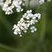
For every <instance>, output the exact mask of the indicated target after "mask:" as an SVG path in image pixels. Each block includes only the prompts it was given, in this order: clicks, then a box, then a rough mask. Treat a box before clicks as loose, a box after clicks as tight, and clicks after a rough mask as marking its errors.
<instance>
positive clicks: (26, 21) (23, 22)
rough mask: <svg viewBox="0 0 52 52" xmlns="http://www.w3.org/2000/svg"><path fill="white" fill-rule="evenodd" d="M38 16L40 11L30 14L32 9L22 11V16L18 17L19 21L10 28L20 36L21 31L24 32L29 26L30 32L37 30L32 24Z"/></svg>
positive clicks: (36, 20) (39, 16)
mask: <svg viewBox="0 0 52 52" xmlns="http://www.w3.org/2000/svg"><path fill="white" fill-rule="evenodd" d="M40 18H41V14H40V13H36V14H32V10H27V12H26V13H24V15H23V16H22V18H21V19H20V21H18V23H17V24H14V26H13V28H12V30H14V32H13V33H14V34H15V35H20V37H22V33H23V32H24V33H26V32H27V30H28V29H29V28H30V30H31V32H32V33H33V32H35V31H37V28H35V26H34V24H35V23H36V22H38V20H39V19H40Z"/></svg>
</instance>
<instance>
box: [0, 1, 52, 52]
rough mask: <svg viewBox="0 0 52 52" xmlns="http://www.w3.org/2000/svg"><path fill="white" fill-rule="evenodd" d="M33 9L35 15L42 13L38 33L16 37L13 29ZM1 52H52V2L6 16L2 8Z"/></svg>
mask: <svg viewBox="0 0 52 52" xmlns="http://www.w3.org/2000/svg"><path fill="white" fill-rule="evenodd" d="M27 9H32V10H33V13H38V12H39V13H41V14H42V16H41V19H40V20H39V22H38V23H36V25H35V26H36V27H37V29H38V30H37V31H36V32H34V33H31V32H30V30H28V32H27V33H26V34H25V33H24V34H23V37H21V38H20V37H19V36H15V35H14V34H13V31H12V27H13V25H14V24H16V23H17V21H19V20H20V18H21V16H22V15H23V14H24V13H25V12H26V11H27ZM0 52H52V1H51V2H45V3H44V4H42V5H38V6H36V7H34V8H31V7H24V11H23V12H21V13H16V11H15V12H14V13H13V14H12V15H9V16H8V15H5V13H4V12H3V11H2V9H1V7H0Z"/></svg>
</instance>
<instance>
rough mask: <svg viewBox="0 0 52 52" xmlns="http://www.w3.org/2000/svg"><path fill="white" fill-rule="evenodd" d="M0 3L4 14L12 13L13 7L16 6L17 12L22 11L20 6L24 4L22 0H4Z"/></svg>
mask: <svg viewBox="0 0 52 52" xmlns="http://www.w3.org/2000/svg"><path fill="white" fill-rule="evenodd" d="M2 3H3V4H2V5H1V6H2V10H3V11H4V12H5V14H8V15H9V14H12V13H13V8H16V11H17V12H21V11H23V9H22V7H21V6H22V5H24V3H23V2H22V0H6V1H5V2H2Z"/></svg>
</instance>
